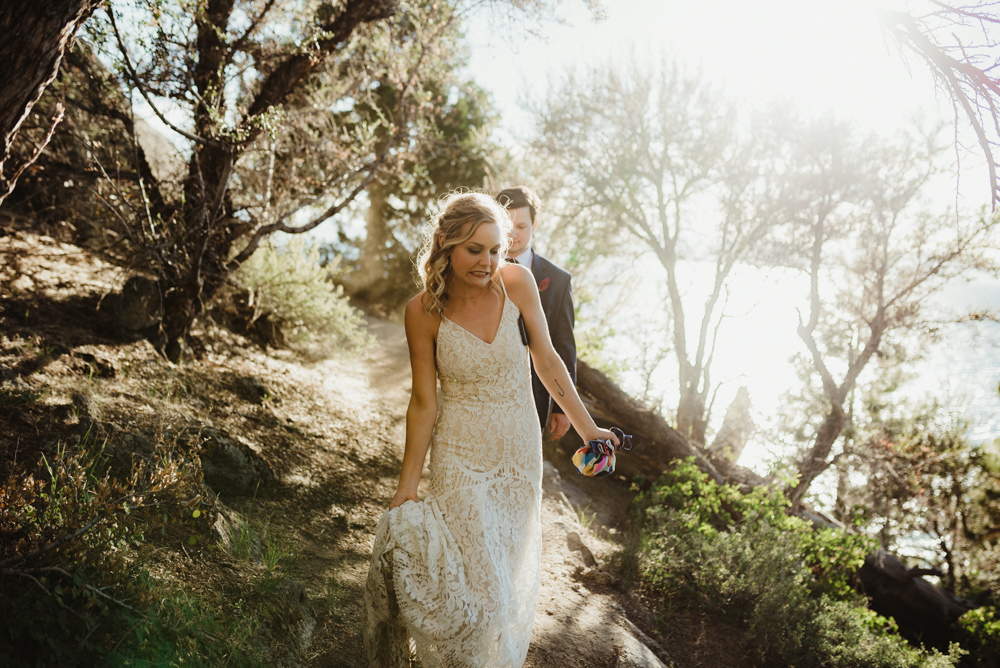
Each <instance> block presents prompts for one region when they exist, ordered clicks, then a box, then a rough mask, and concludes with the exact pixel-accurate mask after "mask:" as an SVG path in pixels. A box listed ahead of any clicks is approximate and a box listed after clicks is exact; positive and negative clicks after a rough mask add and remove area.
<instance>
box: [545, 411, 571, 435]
mask: <svg viewBox="0 0 1000 668" xmlns="http://www.w3.org/2000/svg"><path fill="white" fill-rule="evenodd" d="M569 427H570V424H569V418H568V417H566V415H565V414H564V413H553V414H552V415H551V416H550V417H549V424H548V428H547V429H546V432H547V433H548V435H549V438H550V439H552V440H553V441H558V440H559V439H560V438H562V437H563V436H565V435H566V432H568V431H569Z"/></svg>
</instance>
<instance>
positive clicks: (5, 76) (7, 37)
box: [0, 0, 100, 204]
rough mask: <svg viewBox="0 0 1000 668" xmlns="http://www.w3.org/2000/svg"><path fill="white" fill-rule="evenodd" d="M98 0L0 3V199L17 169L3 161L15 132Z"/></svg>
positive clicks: (14, 178)
mask: <svg viewBox="0 0 1000 668" xmlns="http://www.w3.org/2000/svg"><path fill="white" fill-rule="evenodd" d="M99 4H100V2H99V0H32V1H30V2H26V1H22V2H17V1H16V0H10V1H8V2H4V3H0V35H3V38H2V39H0V62H2V63H3V67H2V68H0V139H2V141H3V147H2V153H0V204H3V201H4V199H6V197H7V195H9V194H10V193H11V191H13V190H14V185H15V182H16V177H17V172H15V171H14V170H13V169H11V167H10V166H9V165H7V164H6V163H7V161H8V160H9V158H10V149H11V145H12V144H13V143H14V137H15V136H16V135H17V132H18V130H19V129H20V128H21V124H22V123H24V119H25V118H27V117H28V114H29V113H30V112H31V108H32V107H33V106H34V105H35V103H36V102H37V101H38V98H40V97H41V96H42V92H43V91H44V90H45V87H46V86H48V85H49V83H51V82H52V80H53V79H54V78H55V76H56V73H57V72H58V71H59V63H60V62H61V61H62V57H63V54H64V53H65V52H66V50H67V49H68V48H69V46H70V44H71V43H72V41H73V36H74V35H75V34H76V31H77V29H78V28H79V27H80V26H81V25H83V23H84V22H85V21H86V20H87V19H88V18H89V17H90V15H91V14H92V13H93V12H94V10H95V9H96V8H97V6H98V5H99ZM35 157H36V158H37V155H36V156H35Z"/></svg>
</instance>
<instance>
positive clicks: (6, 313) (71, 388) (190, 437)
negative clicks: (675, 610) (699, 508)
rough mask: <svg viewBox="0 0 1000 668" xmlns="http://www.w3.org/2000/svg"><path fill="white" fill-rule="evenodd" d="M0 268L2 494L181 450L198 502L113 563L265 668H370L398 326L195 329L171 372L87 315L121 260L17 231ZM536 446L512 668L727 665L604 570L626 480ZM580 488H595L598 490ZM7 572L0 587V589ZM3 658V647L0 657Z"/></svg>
mask: <svg viewBox="0 0 1000 668" xmlns="http://www.w3.org/2000/svg"><path fill="white" fill-rule="evenodd" d="M0 267H2V268H0V332H2V335H0V383H2V384H0V400H2V404H0V408H2V410H0V465H2V467H3V470H4V472H5V474H7V477H8V479H9V482H8V485H11V484H13V482H14V481H15V480H17V479H19V478H20V477H23V475H24V473H25V472H31V473H38V471H39V470H40V469H36V467H37V466H38V463H39V462H40V461H41V458H42V457H43V456H44V457H45V458H46V461H52V460H53V459H54V458H55V457H57V455H58V453H59V451H60V449H62V448H65V449H66V451H67V452H69V451H71V450H72V449H73V448H80V447H84V446H83V445H81V444H84V445H85V444H87V443H90V444H93V443H99V444H100V446H101V447H102V448H103V450H102V452H103V453H106V454H108V456H109V460H110V461H111V462H112V465H114V463H115V462H118V463H119V464H120V463H121V462H125V464H124V466H126V467H127V466H128V462H129V461H131V462H132V466H133V467H134V466H136V464H135V462H136V461H138V459H139V458H147V459H155V458H156V457H157V456H158V454H157V453H158V451H159V449H160V448H164V449H167V450H170V451H171V452H176V453H179V454H178V457H179V458H180V459H181V460H183V461H185V462H188V463H189V464H191V463H193V464H194V465H196V466H197V467H198V469H200V472H199V473H197V475H196V477H199V478H202V479H203V483H204V484H202V480H198V481H197V485H198V486H197V490H198V497H197V498H196V499H193V500H188V501H185V503H186V504H188V505H186V506H184V507H185V508H186V509H188V510H189V509H190V508H191V507H195V508H200V509H201V511H200V512H196V513H193V514H192V513H189V512H187V510H185V511H178V512H173V511H171V514H170V516H169V517H168V514H167V513H166V512H164V514H163V521H162V522H160V521H159V515H158V514H157V515H156V518H157V519H156V522H157V523H158V524H157V523H154V525H151V526H147V527H146V530H145V531H144V532H143V538H142V540H141V541H137V542H136V543H135V544H134V545H133V547H132V552H130V553H129V554H128V556H127V561H128V563H130V564H133V565H135V566H136V567H138V568H141V569H142V570H143V571H144V572H147V573H148V574H149V575H150V576H151V578H152V580H153V582H154V583H155V585H154V586H155V587H157V588H158V589H157V591H161V590H163V591H170V592H174V594H175V595H178V596H180V595H181V594H183V595H184V596H187V597H193V599H192V600H197V601H200V604H199V605H201V606H202V607H203V608H204V609H205V610H212V611H215V614H216V617H217V618H218V619H220V620H222V621H223V622H224V623H225V624H228V625H229V626H228V628H229V629H230V636H228V637H229V638H230V639H233V638H236V639H239V642H240V643H242V644H238V643H237V645H236V646H237V647H241V648H243V649H244V650H246V651H247V652H248V653H249V654H251V655H256V656H258V657H259V658H261V659H262V660H263V661H264V663H265V664H269V665H279V664H280V665H308V666H364V665H366V660H365V658H364V656H363V647H362V643H361V626H362V619H363V608H362V604H361V598H362V588H363V581H364V577H365V574H366V571H367V563H368V556H369V550H370V546H371V541H372V536H373V532H374V528H375V525H376V523H377V521H378V518H379V516H380V514H381V513H382V511H383V510H384V509H385V508H386V506H387V504H388V501H389V499H390V498H391V496H392V492H393V490H394V486H395V481H396V475H397V472H398V467H399V464H400V460H401V456H402V442H403V438H402V434H403V422H404V414H405V407H406V401H407V399H408V385H409V378H408V376H409V367H408V364H407V353H406V347H405V340H404V336H403V333H402V328H401V326H399V325H398V324H396V323H393V322H390V321H387V320H384V319H377V318H369V319H368V325H369V328H370V331H371V333H372V334H373V335H374V336H375V338H376V340H377V342H376V344H375V345H374V346H373V347H372V348H370V349H369V350H368V351H367V352H365V353H364V354H363V355H353V356H352V355H351V354H349V353H343V352H342V353H338V354H333V355H330V354H319V352H318V349H317V350H314V351H313V352H312V353H311V354H307V353H305V352H301V351H300V352H291V351H280V350H279V351H275V350H268V351H264V350H261V349H259V348H257V347H255V346H254V345H252V344H251V343H250V342H248V341H247V340H245V339H243V338H242V337H240V336H238V335H235V334H233V333H231V332H229V331H228V330H226V329H224V328H221V327H219V326H217V325H215V324H213V322H212V321H211V319H210V318H206V319H205V320H204V322H202V323H201V325H200V326H199V327H198V328H197V329H196V331H195V332H194V336H193V337H192V351H191V353H190V355H189V358H188V359H186V360H185V361H184V362H183V363H182V364H180V365H174V364H171V363H169V362H167V361H166V360H165V359H163V358H162V356H160V355H159V354H158V353H157V352H156V350H155V349H154V348H153V346H152V345H151V344H150V343H149V342H148V341H147V340H145V339H142V338H128V337H122V336H120V335H119V334H117V333H115V331H114V328H113V327H111V326H110V322H109V316H108V315H107V314H106V313H105V311H106V308H105V309H103V310H102V309H101V308H100V307H101V306H102V299H104V298H106V296H107V295H108V294H110V293H112V292H113V291H114V290H115V289H117V288H118V287H119V286H120V285H121V284H122V283H123V281H124V278H125V276H124V274H123V272H122V271H121V269H119V268H117V267H115V266H112V265H109V264H107V263H105V262H102V261H101V260H100V259H98V258H96V257H94V256H92V255H90V254H89V253H88V252H87V251H85V250H83V249H81V248H78V247H75V246H72V245H68V244H64V243H60V242H57V241H55V240H53V239H51V238H48V237H39V236H33V235H29V234H25V233H22V232H14V233H8V234H7V235H6V236H3V237H0ZM546 454H547V456H548V457H550V458H551V459H553V460H554V462H555V464H556V465H553V464H552V463H547V465H546V475H545V484H544V487H545V497H544V501H543V509H542V513H543V523H544V525H543V528H544V539H545V542H544V553H543V562H544V563H543V577H542V591H541V596H540V599H539V605H538V611H537V615H536V623H535V628H534V636H533V639H532V645H531V649H530V652H529V656H528V661H527V664H526V665H528V666H532V667H542V666H561V667H572V666H579V667H581V668H582V667H584V666H588V667H589V666H661V665H677V666H697V665H704V666H711V665H728V666H734V665H740V664H741V661H740V659H738V658H734V655H738V653H739V643H738V642H735V643H734V642H733V641H732V633H731V631H729V630H727V629H725V628H718V627H717V626H715V625H712V624H710V623H707V622H706V621H705V620H697V619H695V620H690V621H689V622H686V623H685V624H683V625H680V626H672V627H671V629H670V631H669V632H668V633H667V634H666V635H665V636H663V635H660V636H657V635H656V633H655V628H656V626H657V625H656V622H655V620H654V618H653V616H652V615H651V614H650V613H648V612H646V611H645V610H644V609H643V608H642V606H641V605H639V604H638V603H637V602H636V601H634V600H633V599H631V598H630V597H629V596H627V595H626V594H625V593H623V590H622V588H621V586H620V584H619V582H618V580H617V578H616V577H615V576H614V575H612V574H610V573H608V572H606V571H605V570H604V568H603V566H604V565H605V564H606V563H607V561H608V559H609V557H610V556H611V555H612V554H613V553H614V551H615V550H616V549H618V546H617V543H616V540H617V538H618V537H619V536H621V535H622V531H623V530H624V525H623V524H622V521H623V520H622V518H624V517H625V516H626V512H625V507H624V504H626V503H627V498H628V494H627V493H626V489H627V488H626V487H625V483H624V482H621V481H618V482H613V481H608V482H607V485H608V486H607V487H604V488H601V487H596V488H595V487H594V486H593V485H587V486H586V487H587V488H588V489H590V490H591V491H590V496H588V495H587V493H585V492H583V491H581V490H580V489H578V488H577V487H576V486H574V485H573V484H572V478H571V477H570V476H572V475H576V474H575V472H574V471H572V467H571V465H569V462H568V461H566V460H565V457H564V456H563V455H562V454H561V450H560V449H559V448H558V447H555V445H554V444H550V445H549V446H547V448H546ZM560 469H561V471H562V473H561V474H560V472H559V470H560ZM587 482H593V481H587ZM595 489H597V490H604V491H607V492H608V493H607V494H604V493H602V492H601V491H599V492H598V493H597V495H596V496H598V497H599V498H593V497H594V496H595V493H594V491H593V490H595ZM157 512H159V511H157ZM195 516H197V517H195ZM16 581H17V579H16V578H7V579H5V580H2V581H0V582H3V583H4V584H3V587H4V591H5V593H9V592H11V591H13V590H12V589H11V587H12V586H13V585H12V583H13V582H16ZM109 591H113V590H109ZM5 612H10V611H9V610H7V611H5ZM682 617H683V615H680V614H679V615H678V619H681V618H682ZM140 622H141V620H140ZM140 622H137V624H139V623H140ZM661 624H662V621H661ZM234 629H235V630H234ZM661 630H662V627H661ZM178 633H179V632H178ZM174 637H175V640H174V641H173V642H175V643H180V640H177V638H179V637H180V636H174ZM0 642H6V641H0ZM120 642H121V641H119V643H120ZM129 642H132V641H131V640H130V641H129ZM127 644H128V643H126V645H127ZM141 646H142V639H141V638H140V640H139V645H138V646H137V647H141ZM15 649H17V648H15V647H14V646H13V645H8V646H4V645H3V644H0V655H3V654H4V653H5V652H11V653H13V652H14V651H15ZM136 651H138V650H136ZM235 651H236V650H232V652H235ZM225 661H226V662H228V661H229V658H226V659H225Z"/></svg>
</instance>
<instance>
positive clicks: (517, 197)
mask: <svg viewBox="0 0 1000 668" xmlns="http://www.w3.org/2000/svg"><path fill="white" fill-rule="evenodd" d="M496 200H497V202H498V203H499V204H500V206H502V207H503V208H505V209H520V208H521V207H522V206H526V207H528V209H530V210H531V224H532V225H534V224H535V216H536V215H537V214H538V212H539V211H540V210H541V208H542V200H540V199H538V195H536V194H535V191H534V190H532V189H531V188H529V187H528V186H514V187H513V188H506V189H504V190H501V191H500V192H499V193H497V196H496Z"/></svg>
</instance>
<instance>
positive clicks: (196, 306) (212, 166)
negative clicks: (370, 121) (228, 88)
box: [160, 0, 396, 361]
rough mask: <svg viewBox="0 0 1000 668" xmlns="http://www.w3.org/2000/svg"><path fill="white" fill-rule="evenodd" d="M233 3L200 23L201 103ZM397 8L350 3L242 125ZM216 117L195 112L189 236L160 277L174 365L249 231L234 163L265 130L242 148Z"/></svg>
mask: <svg viewBox="0 0 1000 668" xmlns="http://www.w3.org/2000/svg"><path fill="white" fill-rule="evenodd" d="M233 7H234V2H233V0H211V1H210V2H209V3H208V6H207V8H206V13H205V16H204V19H203V21H201V22H200V23H199V34H198V63H197V65H196V66H195V68H194V72H193V74H194V80H195V81H194V82H195V84H196V86H197V87H198V89H199V94H200V95H201V96H202V98H203V99H206V100H209V101H211V100H213V99H214V97H213V96H218V95H219V94H220V93H219V91H221V90H222V88H223V86H222V78H221V77H222V72H223V71H224V68H223V67H222V65H224V64H225V63H226V62H227V61H226V58H228V57H230V55H231V54H228V53H227V48H228V47H227V45H226V44H224V43H223V41H222V39H221V37H220V36H219V32H218V31H219V30H222V29H224V28H225V27H226V25H228V22H229V20H230V15H231V13H232V11H233ZM395 11H396V2H395V0H347V2H346V3H345V4H344V6H343V8H342V10H341V11H340V12H339V13H338V14H337V15H336V16H335V17H334V19H333V20H332V22H331V23H329V24H328V25H324V26H323V28H324V32H325V34H326V37H325V38H324V39H322V40H320V41H319V42H318V43H317V45H316V46H317V47H318V48H317V49H316V50H310V52H309V53H308V54H301V53H298V54H295V55H291V56H289V57H287V58H285V59H284V60H283V61H282V62H281V63H280V64H278V65H277V66H276V67H275V68H274V69H273V70H271V71H270V73H269V74H268V75H267V77H266V78H265V79H264V80H263V81H262V82H261V85H260V88H259V90H258V92H257V94H256V95H255V96H254V98H253V101H252V102H251V103H250V105H249V108H248V110H247V112H246V115H245V117H246V118H247V119H249V118H250V117H252V116H254V115H257V114H260V113H264V112H266V111H268V110H269V109H270V108H272V107H277V106H280V105H282V104H284V103H285V102H286V101H287V100H288V98H289V97H290V96H291V95H292V94H293V93H294V92H295V91H296V90H297V89H298V87H299V86H301V85H302V83H303V82H304V81H306V79H307V78H308V77H309V75H311V74H312V73H313V72H315V71H316V69H317V68H319V67H320V66H321V65H322V64H323V62H324V58H323V56H326V55H329V54H331V53H334V52H336V51H337V49H338V48H340V46H341V45H342V44H343V43H344V42H345V41H346V40H347V39H348V38H349V37H350V36H351V34H352V33H353V32H354V31H355V29H357V28H358V27H359V26H360V25H362V24H364V23H369V22H373V21H378V20H381V19H385V18H388V17H390V16H392V14H393V12H395ZM217 125H218V120H217V118H216V115H215V110H214V109H210V108H208V107H205V106H202V107H198V108H197V109H196V112H195V132H196V134H197V135H198V136H199V137H201V138H202V140H203V141H202V142H201V143H198V144H197V145H196V146H195V150H194V151H193V152H192V157H191V162H190V163H189V165H188V176H187V179H186V182H185V184H184V191H185V206H184V212H183V216H184V224H185V226H186V229H187V230H188V232H186V234H185V236H184V238H183V240H182V241H181V243H182V245H183V246H184V253H185V255H186V257H185V258H184V262H183V266H179V267H177V268H175V269H174V270H173V271H170V272H166V273H165V274H164V275H161V277H160V283H161V286H162V289H163V293H164V317H163V325H162V329H163V335H164V337H165V339H166V347H165V353H166V355H167V357H168V358H169V359H170V360H172V361H177V360H178V359H179V357H180V351H181V341H182V340H183V339H184V337H186V336H187V333H188V331H189V330H190V329H191V325H192V324H193V323H194V319H195V317H197V315H198V314H199V313H200V312H201V310H202V308H203V305H204V304H205V303H207V302H208V301H209V300H210V299H211V298H212V297H213V296H214V295H215V293H216V292H217V291H218V289H219V288H220V287H221V286H222V285H223V284H224V283H225V281H226V279H227V277H228V275H229V268H228V267H229V266H230V264H229V263H228V259H229V258H230V257H231V256H232V250H233V246H234V245H236V243H237V241H238V240H239V239H240V237H242V236H243V235H244V234H245V233H246V232H247V224H246V223H243V222H241V221H239V220H236V219H235V218H233V216H232V206H231V204H230V202H229V198H228V192H227V189H228V186H229V180H230V178H231V177H232V174H233V167H234V165H235V162H236V161H237V160H238V159H239V157H240V155H241V154H242V152H243V151H244V150H245V149H246V148H247V147H248V146H250V145H251V143H252V140H253V139H254V138H255V137H257V136H258V135H259V134H260V133H261V132H262V131H263V128H264V126H265V125H266V124H250V123H245V124H244V126H243V129H244V130H245V131H246V136H245V137H244V138H243V139H242V141H241V142H240V143H239V144H235V143H229V142H227V141H226V140H225V139H224V138H221V137H219V136H218V135H219V133H218V127H217Z"/></svg>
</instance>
